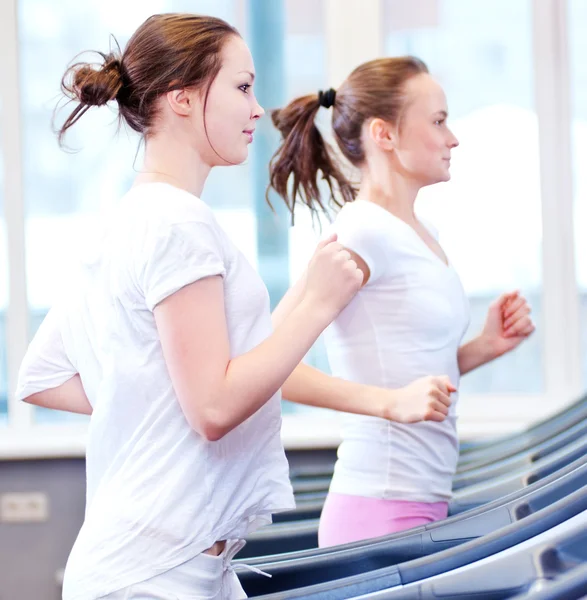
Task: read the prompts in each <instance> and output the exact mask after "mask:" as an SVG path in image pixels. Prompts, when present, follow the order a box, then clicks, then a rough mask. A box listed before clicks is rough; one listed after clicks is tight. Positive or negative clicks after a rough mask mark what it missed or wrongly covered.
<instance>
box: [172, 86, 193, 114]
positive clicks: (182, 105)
mask: <svg viewBox="0 0 587 600" xmlns="http://www.w3.org/2000/svg"><path fill="white" fill-rule="evenodd" d="M165 96H166V98H167V102H168V104H169V106H170V107H171V110H172V111H173V112H174V113H176V114H177V115H180V116H182V117H187V116H188V115H189V114H190V112H191V111H192V110H193V107H194V99H193V97H192V94H191V93H190V92H189V91H188V90H186V89H179V90H171V91H170V92H167V94H165Z"/></svg>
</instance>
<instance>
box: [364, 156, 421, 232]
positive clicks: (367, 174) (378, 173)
mask: <svg viewBox="0 0 587 600" xmlns="http://www.w3.org/2000/svg"><path fill="white" fill-rule="evenodd" d="M419 190H420V186H419V185H416V184H415V183H414V182H413V181H411V180H410V179H408V178H407V177H405V176H404V175H402V174H401V173H398V172H397V171H396V170H395V169H393V168H390V166H389V165H385V166H382V168H377V169H375V168H369V166H367V167H366V168H364V169H363V170H362V175H361V185H360V188H359V194H358V196H359V198H363V199H365V200H368V201H369V202H373V203H374V204H378V205H379V206H381V207H382V208H384V209H385V210H387V211H389V212H390V213H392V214H393V215H395V216H396V217H399V218H400V219H402V220H403V221H406V223H412V224H414V223H416V221H417V219H416V216H415V212H414V205H415V202H416V197H417V196H418V192H419Z"/></svg>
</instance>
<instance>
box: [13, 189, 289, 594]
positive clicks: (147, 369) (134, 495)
mask: <svg viewBox="0 0 587 600" xmlns="http://www.w3.org/2000/svg"><path fill="white" fill-rule="evenodd" d="M213 275H221V276H222V277H223V280H224V301H225V312H226V321H227V325H228V333H229V339H230V351H231V358H233V357H236V356H239V355H241V354H243V353H245V352H247V351H249V350H251V349H252V348H253V347H255V346H257V345H258V344H259V343H261V342H262V341H263V340H264V339H266V338H267V337H268V336H269V335H270V333H271V316H270V307H269V296H268V293H267V289H266V287H265V285H264V284H263V282H262V280H261V278H260V277H259V275H258V274H257V273H256V272H255V270H254V269H253V268H252V266H251V265H250V264H249V263H248V262H247V260H246V259H245V257H244V256H243V255H242V254H241V253H240V252H239V251H238V250H237V248H236V247H235V246H234V245H233V243H232V242H231V241H230V239H229V238H228V236H227V234H226V233H225V232H224V231H223V230H222V229H221V227H220V226H219V225H218V223H217V221H216V219H215V218H214V216H213V213H212V211H211V210H210V209H209V207H208V206H206V204H204V203H203V202H201V201H200V200H199V199H198V198H196V197H194V196H192V195H191V194H189V193H187V192H185V191H182V190H179V189H177V188H175V187H173V186H170V185H167V184H162V183H152V184H143V185H140V186H138V187H135V188H133V189H132V190H131V191H130V192H129V193H128V194H127V195H126V196H125V197H124V198H123V199H122V201H121V202H120V205H119V206H118V207H117V208H116V209H115V210H114V211H113V213H112V215H111V216H110V218H109V222H108V227H107V230H106V234H105V237H104V243H103V246H102V249H101V251H100V252H98V253H97V254H96V256H95V257H94V259H92V260H90V261H87V262H86V263H85V264H84V266H83V268H82V273H81V276H80V278H79V280H78V281H77V282H76V286H75V289H74V290H73V291H72V292H71V293H70V295H69V296H68V298H67V299H66V300H64V301H63V304H64V305H65V306H62V305H60V306H58V307H56V308H55V309H54V310H52V311H51V312H50V313H49V315H48V317H47V319H46V321H45V322H44V323H43V325H42V327H41V328H40V330H39V332H38V334H37V336H36V337H35V340H34V341H33V343H32V344H31V347H30V349H29V353H28V355H27V357H26V359H25V361H24V363H23V368H22V371H21V375H20V383H19V388H18V396H19V397H20V398H24V397H26V396H28V395H30V394H31V393H34V392H35V391H39V390H41V389H46V388H49V387H52V386H55V385H59V384H60V383H63V382H64V381H66V380H67V379H68V378H70V377H71V376H72V375H73V374H74V373H75V372H76V371H79V373H80V376H81V378H82V382H83V383H84V387H85V389H86V393H87V395H88V398H89V400H90V402H91V403H92V405H93V414H92V417H91V420H90V426H89V433H88V444H87V458H86V463H87V467H86V468H87V506H86V517H85V522H84V524H83V526H82V529H81V531H80V533H79V536H78V538H77V540H76V542H75V545H74V547H73V550H72V552H71V555H70V557H69V560H68V563H67V568H66V572H65V580H64V587H63V598H64V599H65V600H74V599H75V600H78V599H80V600H81V599H83V600H86V599H94V598H98V597H100V596H103V595H106V594H108V593H111V592H113V591H115V590H118V589H121V588H124V587H127V586H130V585H132V584H134V583H137V582H140V581H144V580H145V579H148V578H150V577H152V576H155V575H157V574H160V573H163V572H165V571H167V570H169V569H171V568H173V567H175V566H177V565H179V564H181V563H183V562H184V561H187V560H189V559H191V558H193V557H194V556H196V555H197V554H199V553H201V552H202V551H203V550H205V549H206V548H208V547H210V546H211V545H212V544H213V543H214V542H215V541H217V540H223V539H235V538H242V537H244V536H246V535H247V534H248V533H249V532H250V531H251V530H253V529H255V528H257V527H259V526H260V525H262V524H267V523H269V522H270V521H271V513H273V512H277V511H282V510H288V509H291V508H293V507H294V501H293V494H292V489H291V485H290V483H289V477H288V464H287V460H286V458H285V453H284V450H283V446H282V443H281V437H280V430H281V404H280V400H281V397H280V394H279V393H277V394H275V396H274V397H273V398H271V399H270V400H269V401H268V402H267V403H266V404H265V405H264V406H263V407H262V408H261V409H260V410H259V411H257V412H256V413H255V414H254V415H252V416H251V417H250V418H249V419H247V420H246V421H245V422H244V423H242V424H241V425H239V426H238V427H236V428H235V429H234V430H233V431H231V432H230V433H229V434H227V435H226V436H224V437H223V438H222V439H221V440H219V441H216V442H208V441H207V440H206V439H205V438H203V437H202V436H200V435H198V434H197V433H196V432H195V431H194V430H193V429H191V427H190V426H189V424H188V422H187V420H186V418H185V416H184V414H183V412H182V410H181V407H180V405H179V402H178V400H177V397H176V395H175V393H174V390H173V387H172V383H171V379H170V377H169V374H168V371H167V367H166V364H165V361H164V358H163V354H162V349H161V345H160V342H159V336H158V334H157V328H156V324H155V319H154V316H153V309H154V307H155V306H156V305H157V304H158V303H159V302H160V301H161V300H163V299H164V298H166V297H167V296H169V295H171V294H173V293H174V292H176V291H177V290H179V289H180V288H182V287H184V286H186V285H188V284H190V283H192V282H194V281H197V280H198V279H200V278H203V277H208V276H213ZM55 371H57V372H58V373H57V374H56V373H55ZM59 373H60V374H59Z"/></svg>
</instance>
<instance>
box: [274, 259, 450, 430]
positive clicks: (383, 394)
mask: <svg viewBox="0 0 587 600" xmlns="http://www.w3.org/2000/svg"><path fill="white" fill-rule="evenodd" d="M350 254H351V257H352V258H353V260H354V261H355V262H356V263H357V266H358V267H359V269H360V270H361V271H362V273H363V285H365V284H366V283H367V281H368V280H369V277H370V271H369V267H368V266H367V264H366V263H365V261H364V260H363V259H362V258H361V257H360V256H359V255H357V254H356V253H354V252H350ZM305 285H306V273H304V274H303V275H302V277H301V278H300V280H299V281H298V282H297V283H296V284H295V285H293V286H292V287H291V288H290V289H289V290H288V292H287V293H286V294H285V296H284V297H283V299H282V300H281V302H280V303H279V304H278V306H277V307H276V308H275V310H274V311H273V315H272V318H273V325H274V327H277V326H278V325H279V324H280V323H281V322H282V321H283V319H284V318H285V317H286V316H287V315H288V314H290V313H291V312H292V311H293V310H294V309H295V307H296V306H297V305H298V304H299V302H300V301H301V298H302V296H303V291H304V289H305ZM281 391H282V395H283V397H284V398H285V399H286V400H289V401H290V402H295V403H297V404H304V405H306V406H316V407H319V408H328V409H331V410H337V411H340V412H347V413H353V414H359V415H367V416H372V417H380V418H383V419H388V420H390V421H397V422H401V423H413V422H416V421H420V420H432V421H442V420H444V417H445V416H446V415H447V414H448V407H449V406H450V392H451V391H456V390H455V389H454V387H453V386H452V385H451V384H450V382H449V381H448V378H442V377H436V378H435V377H425V378H422V379H419V380H417V381H415V382H413V383H412V384H410V385H409V386H406V387H405V388H401V389H399V390H389V389H385V388H379V387H376V386H372V385H365V384H361V383H355V382H352V381H347V380H344V379H340V378H337V377H332V376H330V375H327V374H326V373H323V372H322V371H320V370H318V369H315V368H313V367H310V366H309V365H306V364H304V363H300V364H299V365H298V366H297V367H296V368H295V369H294V371H293V372H292V374H291V375H290V376H289V377H288V379H287V381H286V382H285V383H284V384H283V387H282V390H281Z"/></svg>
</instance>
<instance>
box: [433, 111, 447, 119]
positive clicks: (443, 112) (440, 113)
mask: <svg viewBox="0 0 587 600" xmlns="http://www.w3.org/2000/svg"><path fill="white" fill-rule="evenodd" d="M434 114H436V115H440V116H441V117H443V118H444V119H446V118H447V117H448V113H447V112H446V111H445V110H439V111H438V112H437V113H434Z"/></svg>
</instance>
